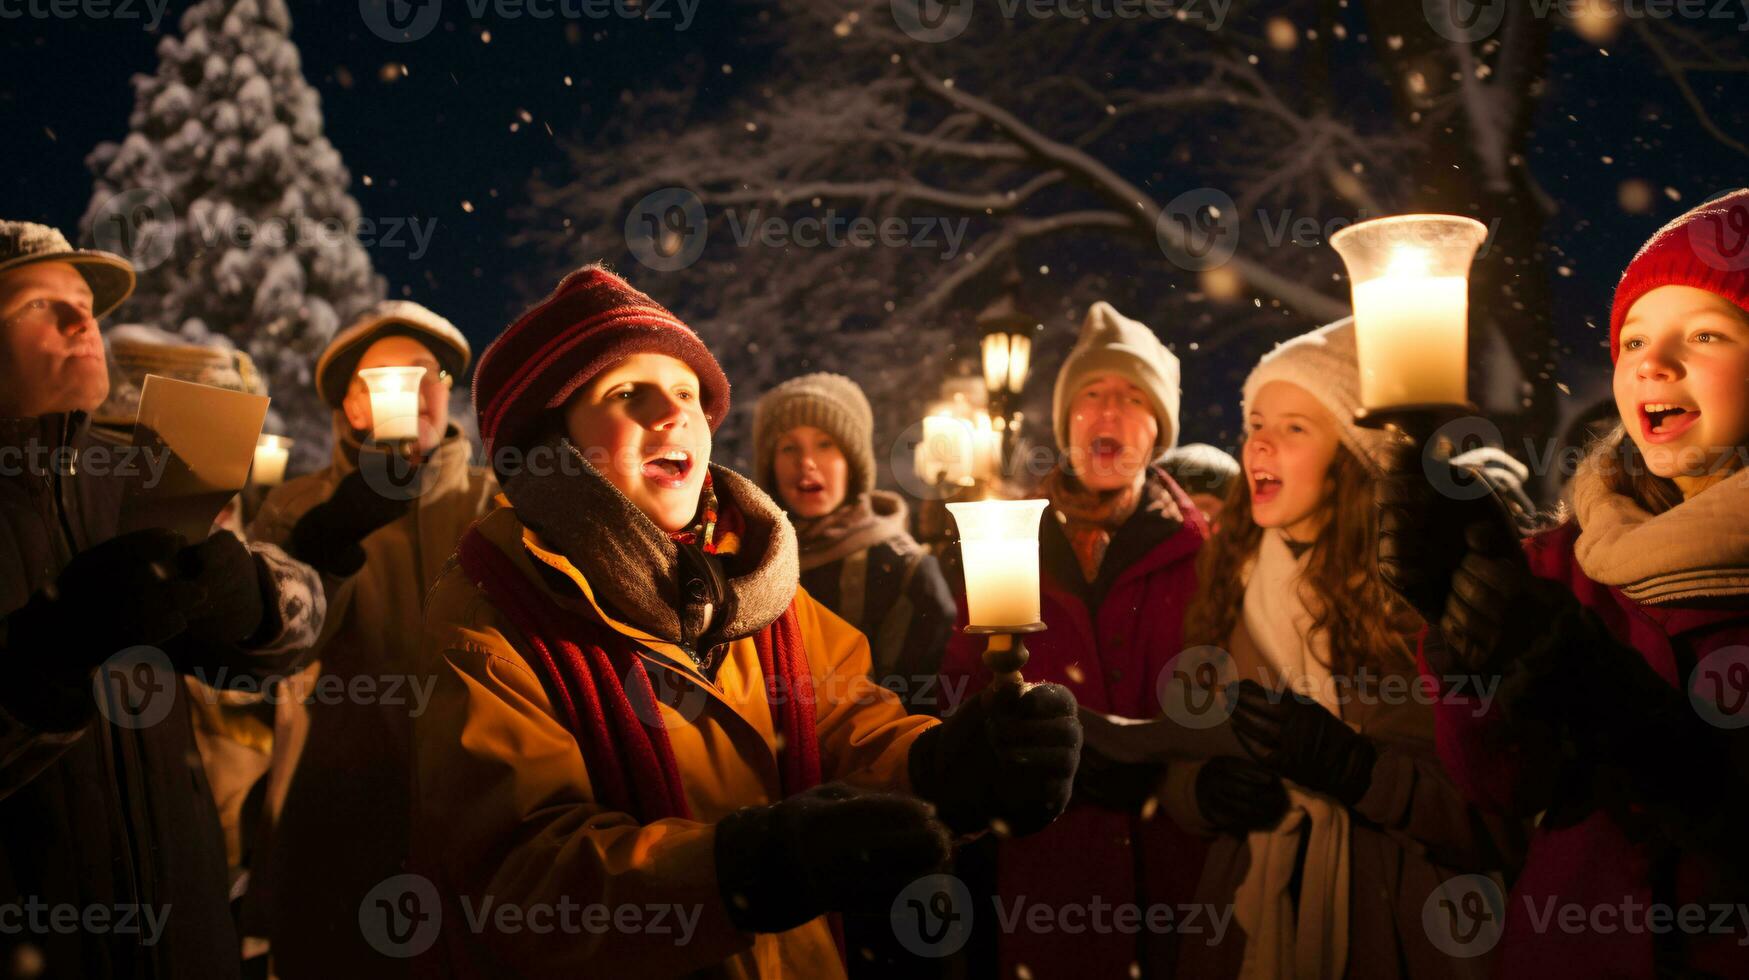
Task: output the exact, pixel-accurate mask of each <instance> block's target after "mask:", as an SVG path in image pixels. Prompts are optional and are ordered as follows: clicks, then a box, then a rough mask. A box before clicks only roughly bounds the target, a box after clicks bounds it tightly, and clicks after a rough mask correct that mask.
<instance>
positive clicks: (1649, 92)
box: [0, 0, 1749, 439]
mask: <svg viewBox="0 0 1749 980" xmlns="http://www.w3.org/2000/svg"><path fill="white" fill-rule="evenodd" d="M26 2H27V0H0V8H4V9H18V8H22V7H23V6H24V4H25V3H26ZM702 6H703V9H700V10H698V11H697V21H696V23H694V24H693V25H692V26H691V27H690V29H688V30H685V31H677V30H675V29H674V28H673V25H672V23H656V22H654V21H650V22H644V21H637V20H626V19H622V18H619V17H608V18H605V19H600V20H584V21H581V22H576V23H569V24H567V23H566V22H563V21H539V20H534V19H529V18H523V19H520V20H504V19H501V18H497V17H495V16H494V14H493V13H492V12H491V11H490V10H489V9H488V10H487V11H486V12H485V13H484V15H483V16H482V17H481V18H480V19H477V20H476V19H475V18H474V17H473V16H472V14H471V13H470V11H469V9H468V5H467V3H466V2H465V0H450V2H449V3H448V5H447V7H446V9H445V10H444V18H445V19H444V21H443V22H442V23H441V24H440V26H439V27H438V28H437V29H436V30H435V31H433V32H432V33H431V35H430V36H428V37H425V38H423V39H422V40H419V41H417V42H415V43H411V44H393V43H390V42H387V41H384V40H382V39H380V38H378V37H377V36H375V35H374V34H372V33H371V32H370V31H369V30H368V29H367V28H366V27H365V25H364V24H363V22H362V20H361V18H360V16H359V10H358V5H357V4H356V3H354V2H348V0H338V2H328V3H320V4H318V3H314V2H308V0H303V2H293V3H292V4H291V9H292V14H293V17H294V19H295V26H294V30H293V38H294V40H295V41H296V42H297V44H298V45H299V46H300V48H301V50H302V54H303V63H304V72H305V76H306V77H307V78H308V79H309V80H310V81H311V82H312V83H313V84H314V85H315V86H316V87H317V88H318V90H319V91H320V93H321V95H322V98H323V102H324V111H325V114H326V122H327V135H328V137H329V139H330V140H331V141H332V142H333V144H334V145H335V146H336V147H337V149H338V150H339V151H340V153H341V154H342V156H343V157H344V159H345V161H346V163H347V165H348V166H349V167H350V169H351V171H352V174H353V188H352V190H353V194H354V195H355V197H356V198H357V199H358V201H359V203H360V205H361V206H362V209H363V212H364V214H365V215H367V216H370V217H374V218H386V217H395V216H411V217H417V218H419V219H420V220H427V219H430V218H435V219H436V220H437V222H438V225H437V229H436V232H435V235H434V237H433V239H432V241H431V244H430V250H429V253H428V254H427V255H425V256H423V257H422V258H421V259H420V260H418V261H414V260H413V259H412V258H411V253H410V250H408V249H384V248H378V249H375V250H373V259H374V261H375V263H376V266H377V269H378V271H379V272H380V273H382V274H383V275H384V276H385V277H386V278H387V280H388V283H389V290H390V295H392V296H401V295H405V296H408V297H410V298H413V299H417V300H420V301H422V302H425V303H427V304H428V305H430V306H432V307H434V308H435V309H437V310H439V311H440V312H442V313H444V314H445V315H447V316H449V317H450V318H451V319H452V320H453V321H455V322H456V323H457V324H458V325H460V326H461V327H462V328H463V329H464V330H465V331H466V332H467V333H468V334H469V336H470V338H471V339H472V340H473V341H474V342H475V343H476V345H483V344H484V343H485V342H487V341H488V340H490V339H491V337H493V336H494V335H495V334H496V333H497V332H498V331H499V330H500V329H501V328H502V326H503V325H504V324H505V323H507V322H508V321H509V319H510V318H512V317H513V316H515V315H516V314H517V313H518V312H519V311H520V310H521V309H523V308H524V307H525V306H526V305H528V304H529V303H530V302H532V301H534V300H536V299H538V298H539V297H538V296H532V295H523V294H519V293H518V291H517V287H515V286H514V285H513V284H512V282H513V274H514V272H515V271H516V270H517V269H518V268H520V267H522V266H523V265H524V264H526V263H529V262H532V261H534V259H533V258H532V257H530V256H526V255H521V254H518V253H517V252H516V251H514V250H511V249H509V248H508V247H507V245H506V241H507V239H508V237H509V236H510V234H511V233H512V231H513V229H512V227H511V219H510V218H509V213H510V212H511V210H512V209H513V208H514V207H516V206H518V205H519V204H521V203H522V202H523V201H524V199H525V185H526V182H527V180H528V178H529V176H530V175H531V174H532V173H534V172H536V171H538V170H542V169H543V168H545V169H546V170H547V172H550V173H556V172H558V170H557V164H558V161H559V154H558V151H557V147H556V143H555V138H554V135H553V134H558V135H565V134H567V133H571V134H585V135H586V134H588V133H590V132H592V131H593V130H594V129H595V128H596V127H598V126H599V125H600V124H601V121H602V120H603V119H605V118H607V117H608V114H610V113H612V112H613V111H614V109H615V106H616V105H617V104H618V103H619V100H620V99H622V98H630V97H635V95H636V93H637V92H639V91H641V90H644V89H645V88H647V87H651V86H659V85H670V84H673V83H675V81H676V80H688V79H696V80H699V81H697V82H696V83H689V84H696V85H697V86H698V94H699V98H698V101H697V103H696V105H695V109H694V111H695V112H702V113H708V112H709V111H710V106H711V104H712V102H713V100H721V99H723V98H725V97H727V96H729V95H731V94H732V93H733V92H734V91H735V89H734V88H733V87H734V86H742V85H751V84H760V83H761V81H762V79H761V77H760V75H761V67H762V65H763V64H765V63H766V62H767V61H768V60H769V59H768V58H766V57H764V56H762V54H761V52H759V51H757V50H750V49H749V48H748V47H747V46H746V45H745V44H744V43H741V42H738V40H737V37H738V35H739V36H742V37H744V36H745V35H746V31H745V20H744V19H745V18H748V17H750V16H752V13H751V12H750V10H749V9H748V8H749V7H750V6H751V5H742V4H736V3H728V2H722V0H713V2H711V3H706V4H704V5H702ZM171 7H172V12H171V14H170V15H168V16H167V17H166V18H165V22H164V23H163V24H162V25H160V26H159V28H158V31H159V34H161V33H164V32H173V31H175V30H176V25H175V19H176V17H177V15H178V12H179V11H180V9H182V4H180V3H174V2H173V3H172V4H171ZM1739 20H1740V21H1741V23H1737V22H1729V21H1725V22H1711V23H1703V24H1699V25H1697V29H1699V30H1703V31H1707V32H1710V33H1711V34H1712V35H1713V36H1715V37H1717V38H1719V39H1721V40H1724V41H1725V42H1726V43H1729V44H1732V45H1735V50H1736V51H1738V52H1741V53H1742V55H1743V56H1744V57H1745V58H1749V40H1745V39H1749V33H1744V32H1742V31H1741V30H1739V28H1740V27H1749V13H1745V14H1744V15H1743V16H1742V17H1741V18H1739ZM157 38H158V35H157V34H153V33H149V32H148V31H146V30H144V29H143V26H142V22H141V21H139V20H133V21H121V20H93V19H80V20H71V21H62V20H53V19H37V18H26V19H5V20H0V112H3V113H4V116H3V118H4V119H5V132H6V134H7V144H8V149H7V153H6V158H7V162H6V166H5V168H4V174H3V176H0V197H3V203H0V214H3V215H4V216H6V217H9V218H26V219H31V220H38V221H44V222H47V223H51V224H54V225H57V226H60V227H61V228H63V229H64V230H67V231H68V232H69V233H70V234H73V233H74V226H75V224H76V222H77V221H78V219H79V217H80V215H81V213H82V212H83V210H84V208H85V206H86V204H87V201H88V198H89V195H90V193H91V180H90V175H89V173H88V172H87V170H86V168H85V165H84V158H85V155H86V154H87V153H88V152H89V151H90V150H91V148H92V147H93V146H94V145H95V144H96V143H97V142H99V141H101V140H105V139H119V138H120V137H122V136H123V135H124V134H125V133H126V131H127V117H128V113H129V111H130V109H131V108H132V103H133V92H132V88H131V87H130V85H129V84H128V78H129V77H130V76H131V75H132V74H134V73H136V72H150V71H152V70H153V69H154V68H155V66H156V56H155V54H154V45H155V44H156V42H157ZM828 55H829V52H828V51H825V50H823V56H828ZM396 64H404V65H405V66H406V73H405V75H403V74H402V73H401V72H399V71H397V70H393V69H388V70H385V66H389V65H396ZM722 65H731V66H733V69H734V70H733V72H732V73H727V74H725V73H723V72H722V71H721V70H720V66H722ZM567 76H569V78H570V79H571V84H570V85H567V84H566V81H565V80H566V78H567ZM1744 77H1745V76H1743V75H1740V74H1739V75H1734V76H1733V75H1730V74H1714V75H1710V76H1700V77H1699V81H1700V82H1701V83H1702V86H1701V87H1700V88H1699V89H1698V93H1697V95H1698V97H1699V98H1700V99H1701V100H1702V101H1703V103H1704V104H1706V105H1707V106H1708V107H1709V108H1710V109H1712V110H1713V111H1714V114H1715V121H1716V122H1717V123H1718V125H1719V126H1720V128H1721V129H1723V130H1724V131H1725V132H1726V133H1728V134H1730V135H1731V136H1733V137H1735V138H1736V139H1739V140H1749V108H1746V107H1745V106H1746V100H1745V99H1743V98H1742V96H1743V94H1744V93H1745V92H1746V91H1749V83H1746V82H1745V81H1744ZM1549 84H1550V93H1549V95H1548V97H1546V98H1545V99H1544V100H1543V104H1542V109H1541V112H1540V117H1539V119H1538V121H1537V125H1536V133H1535V143H1534V150H1533V160H1532V166H1533V168H1534V170H1535V172H1536V174H1537V176H1538V178H1539V180H1540V181H1541V183H1542V185H1543V187H1544V189H1545V190H1546V191H1547V192H1548V193H1549V194H1550V195H1551V196H1552V197H1553V198H1554V199H1555V200H1556V201H1557V202H1559V206H1560V213H1559V214H1558V215H1557V216H1556V217H1555V218H1554V220H1553V221H1552V222H1551V224H1550V230H1549V235H1548V240H1549V242H1550V244H1551V245H1552V246H1553V247H1554V248H1555V249H1556V250H1557V255H1558V256H1559V257H1560V259H1561V261H1560V262H1557V263H1555V264H1556V265H1557V266H1558V267H1559V269H1560V270H1564V272H1563V271H1557V272H1556V273H1555V275H1556V280H1555V288H1556V290H1557V292H1556V300H1557V302H1556V306H1555V309H1556V310H1557V316H1558V317H1559V318H1560V323H1559V324H1558V327H1557V329H1558V334H1559V336H1560V337H1561V338H1562V340H1563V341H1564V342H1566V343H1567V344H1568V345H1569V346H1570V347H1571V348H1572V349H1573V356H1572V357H1571V358H1566V359H1563V363H1562V373H1563V375H1564V377H1566V379H1567V380H1571V381H1575V382H1576V385H1575V386H1582V385H1583V383H1584V378H1583V377H1582V376H1583V375H1584V374H1587V373H1588V374H1590V375H1591V377H1592V380H1593V381H1594V380H1595V378H1596V377H1598V376H1600V375H1602V374H1603V372H1605V371H1606V369H1607V365H1608V361H1607V357H1606V356H1605V355H1604V354H1603V352H1602V349H1601V347H1599V346H1597V345H1598V344H1600V343H1601V342H1602V339H1603V337H1604V335H1605V334H1606V332H1607V331H1606V329H1605V328H1604V327H1600V326H1598V325H1600V324H1606V322H1607V311H1608V303H1609V296H1610V291H1611V289H1612V288H1613V285H1614V281H1615V278H1616V277H1617V276H1618V275H1619V274H1620V271H1621V269H1622V268H1623V266H1624V265H1625V264H1626V262H1627V260H1628V259H1629V258H1630V257H1631V256H1632V254H1633V252H1634V250H1635V249H1636V248H1637V247H1638V245H1639V244H1640V243H1641V242H1642V241H1644V239H1645V238H1646V237H1647V236H1648V235H1649V234H1650V233H1651V232H1652V231H1653V230H1655V229H1656V228H1657V226H1658V225H1659V224H1660V223H1662V222H1663V221H1665V220H1667V219H1669V218H1671V217H1673V216H1675V215H1676V214H1678V213H1680V212H1681V211H1682V210H1685V209H1686V208H1688V207H1691V206H1693V205H1694V204H1697V203H1699V202H1700V201H1702V200H1704V199H1705V198H1707V197H1710V196H1712V195H1713V194H1715V193H1718V192H1720V191H1723V190H1727V189H1730V188H1734V187H1737V186H1742V185H1744V184H1746V183H1749V158H1745V156H1744V155H1742V154H1740V153H1738V152H1736V151H1734V150H1732V149H1729V148H1727V147H1726V146H1724V145H1723V144H1721V143H1720V142H1718V141H1716V140H1714V139H1713V138H1711V137H1710V136H1708V135H1707V134H1706V133H1705V132H1703V130H1702V128H1701V126H1700V124H1699V123H1698V121H1697V120H1696V117H1695V114H1694V113H1693V112H1692V111H1691V109H1690V108H1689V107H1688V106H1687V105H1685V104H1684V102H1683V98H1682V95H1681V93H1680V92H1679V91H1678V90H1677V88H1676V87H1675V85H1673V84H1672V82H1671V81H1670V79H1669V78H1667V77H1666V76H1665V75H1664V74H1663V73H1662V72H1661V71H1660V70H1659V68H1658V66H1657V64H1656V63H1655V62H1654V61H1653V60H1652V59H1651V58H1650V57H1649V56H1648V55H1647V54H1646V53H1645V52H1644V50H1643V49H1642V48H1641V47H1640V46H1638V45H1637V44H1635V43H1633V41H1632V40H1631V38H1630V37H1629V36H1627V35H1624V36H1623V38H1622V39H1621V40H1620V41H1618V42H1617V43H1616V44H1614V45H1612V49H1611V50H1609V51H1608V52H1607V53H1605V52H1602V51H1599V50H1598V49H1597V48H1596V47H1595V46H1593V45H1590V44H1587V43H1586V42H1584V41H1583V40H1581V39H1580V38H1579V37H1577V36H1576V35H1575V34H1573V33H1571V32H1569V31H1565V30H1561V31H1557V33H1556V41H1555V46H1554V50H1553V53H1552V57H1551V74H1550V79H1549ZM1732 86H1735V88H1732ZM627 93H630V94H629V95H628V94H627ZM524 114H526V116H525V115H524ZM1144 149H1145V150H1147V151H1148V152H1149V153H1150V154H1151V155H1156V156H1164V155H1165V152H1164V150H1163V148H1158V147H1154V148H1138V152H1140V151H1141V150H1144ZM366 177H369V178H370V180H369V184H368V186H367V184H366V183H365V178H366ZM1629 180H1640V181H1644V182H1645V184H1646V186H1647V187H1649V188H1650V189H1651V190H1652V192H1653V193H1652V195H1651V204H1650V210H1649V211H1647V212H1645V213H1629V212H1627V211H1625V210H1624V209H1623V207H1622V206H1621V204H1620V203H1619V200H1618V195H1619V193H1620V188H1621V186H1622V184H1623V182H1624V181H1629ZM1151 190H1152V191H1153V192H1154V193H1156V194H1157V195H1158V196H1159V199H1160V200H1165V199H1166V198H1168V197H1170V196H1171V195H1170V194H1168V193H1163V191H1164V190H1166V189H1163V188H1151ZM464 202H467V204H468V205H471V209H472V210H471V211H470V210H467V209H466V208H465V206H464ZM629 271H631V272H633V273H638V272H642V271H643V270H640V269H635V268H634V269H631V270H629ZM634 278H636V276H634ZM650 278H654V277H650ZM651 291H652V292H655V293H658V294H659V292H660V287H659V282H658V283H654V284H652V286H651ZM658 298H660V296H659V295H658ZM1167 339H1168V340H1170V339H1171V338H1170V337H1168V338H1167ZM1255 354H1256V352H1252V351H1246V352H1241V355H1240V356H1242V357H1243V358H1245V359H1247V360H1248V359H1250V358H1252V357H1254V356H1255ZM1245 366H1246V365H1238V367H1239V368H1240V369H1242V368H1243V367H1245ZM1035 383H1037V379H1036V378H1035ZM1186 436H1187V437H1189V438H1192V439H1194V438H1196V437H1198V433H1197V432H1195V431H1188V432H1187V433H1186Z"/></svg>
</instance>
